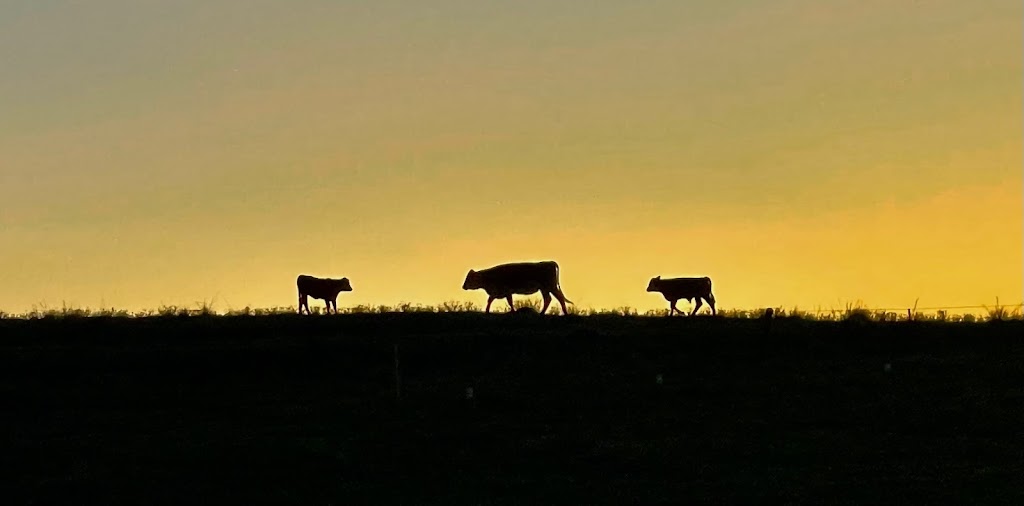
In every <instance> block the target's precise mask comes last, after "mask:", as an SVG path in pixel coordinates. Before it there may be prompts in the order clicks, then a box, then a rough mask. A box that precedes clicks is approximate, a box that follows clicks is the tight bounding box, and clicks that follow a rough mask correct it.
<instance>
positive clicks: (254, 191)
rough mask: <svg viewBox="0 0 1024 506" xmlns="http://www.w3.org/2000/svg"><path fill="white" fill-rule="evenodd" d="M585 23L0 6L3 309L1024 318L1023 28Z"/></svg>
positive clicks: (1016, 16)
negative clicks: (346, 289)
mask: <svg viewBox="0 0 1024 506" xmlns="http://www.w3.org/2000/svg"><path fill="white" fill-rule="evenodd" d="M725 4H728V5H725ZM242 7H244V8H242ZM580 8H581V7H580V4H579V3H578V2H570V1H568V0H554V1H545V2H542V1H540V0H524V2H520V3H515V4H514V5H513V4H512V3H509V4H508V5H505V4H493V5H492V4H487V5H484V4H482V3H477V2H468V1H464V0H443V1H440V2H431V5H429V6H427V5H422V4H421V3H417V2H412V1H411V0H381V1H378V2H324V1H322V0H297V1H295V2H290V3H288V5H287V6H284V5H283V4H282V5H277V4H275V3H274V2H255V3H252V2H249V3H245V4H244V5H243V4H242V3H241V2H232V1H224V2H213V3H210V2H201V1H199V0H182V1H181V2H176V3H175V4H173V5H166V4H160V3H153V2H140V3H137V4H131V5H126V4H123V3H118V2H110V1H100V2H94V3H90V5H88V6H83V5H76V4H63V5H60V6H51V7H49V8H46V7H43V6H39V5H37V4H34V3H33V4H31V5H29V4H27V3H26V4H25V5H17V6H15V5H3V6H0V48H2V49H0V73H2V77H3V78H2V79H0V110H3V111H4V112H3V116H2V117H0V153H2V154H0V287H2V288H0V309H3V310H6V311H24V310H27V309H28V308H30V307H32V306H33V305H39V304H46V305H48V306H50V307H56V306H60V305H61V304H62V303H68V304H71V305H75V306H85V307H93V308H98V307H100V306H108V307H109V306H114V307H119V308H128V309H140V308H152V307H156V306H159V305H161V304H169V305H191V304H194V303H195V302H196V301H202V300H207V301H209V300H211V299H214V298H215V299H216V300H217V302H218V307H219V308H220V309H226V308H227V307H228V306H231V307H235V308H240V307H244V306H247V305H248V306H252V307H268V306H286V305H294V304H295V303H296V301H295V294H294V279H295V276H296V275H298V274H300V273H307V274H314V275H322V276H333V277H340V276H348V277H349V278H351V279H352V283H353V286H354V288H355V291H354V292H353V293H351V294H346V295H343V298H342V300H341V304H342V305H346V304H347V305H353V304H395V303H398V302H400V301H411V302H421V303H424V304H434V303H437V302H440V301H444V300H450V299H458V300H474V301H478V302H479V301H482V300H483V298H484V296H483V294H482V293H476V292H463V291H462V290H461V289H460V288H461V283H462V279H463V277H464V276H465V272H466V271H467V270H468V269H470V268H482V267H488V266H491V265H494V264H496V263H500V262H505V261H518V260H531V259H554V260H557V261H558V262H559V263H560V265H561V266H562V284H563V287H564V289H565V292H566V294H567V295H568V296H569V298H570V299H572V300H574V301H575V302H576V303H577V304H578V305H580V306H583V307H587V306H591V307H614V306H621V305H629V306H633V307H638V308H641V309H646V308H661V307H664V305H665V303H664V301H663V300H661V299H660V298H659V297H658V296H657V295H653V294H648V293H646V292H645V291H644V288H645V287H646V284H647V280H648V279H649V278H650V277H652V276H655V275H658V274H661V275H664V276H676V275H708V276H711V277H712V279H713V280H714V285H715V293H716V297H717V298H718V299H719V301H720V303H721V305H722V306H724V307H763V306H783V307H792V306H800V307H803V308H814V307H818V306H823V307H843V305H844V304H845V303H847V302H853V301H858V300H860V301H864V302H865V303H866V304H868V305H869V306H873V307H906V306H908V305H912V304H913V302H914V300H915V299H920V305H922V306H934V305H973V304H990V303H993V302H994V301H995V298H996V297H999V298H1000V300H1001V301H1002V302H1004V303H1017V302H1020V301H1021V298H1022V279H1024V271H1022V262H1024V252H1022V228H1024V224H1022V213H1024V205H1022V188H1024V179H1022V167H1024V160H1022V139H1024V128H1022V119H1021V115H1022V105H1024V104H1022V89H1024V78H1022V74H1024V65H1022V57H1021V47H1022V42H1024V37H1022V33H1021V29H1020V23H1019V21H1020V19H1021V17H1022V15H1024V6H1022V5H1021V4H1020V2H1017V1H1011V0H983V1H978V2H960V1H953V0H932V1H926V2H881V1H867V2H865V1H854V0H840V1H836V2H828V3H827V5H826V4H822V3H821V2H816V1H812V0H786V1H781V2H771V3H763V2H753V1H742V2H730V3H725V2H660V1H658V2H650V3H644V4H642V5H641V4H636V3H634V2H626V1H623V0H600V1H595V2H592V3H589V4H588V7H587V10H586V11H580V10H579V9H580Z"/></svg>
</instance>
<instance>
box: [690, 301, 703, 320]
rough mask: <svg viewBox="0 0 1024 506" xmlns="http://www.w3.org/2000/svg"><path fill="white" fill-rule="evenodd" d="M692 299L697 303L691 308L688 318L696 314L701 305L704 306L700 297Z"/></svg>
mask: <svg viewBox="0 0 1024 506" xmlns="http://www.w3.org/2000/svg"><path fill="white" fill-rule="evenodd" d="M694 299H696V300H697V303H696V304H695V305H694V306H693V311H691V312H690V316H693V315H695V314H697V310H698V309H700V306H701V305H702V304H704V301H702V300H701V299H700V297H694Z"/></svg>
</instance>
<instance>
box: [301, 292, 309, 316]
mask: <svg viewBox="0 0 1024 506" xmlns="http://www.w3.org/2000/svg"><path fill="white" fill-rule="evenodd" d="M303 307H305V308H306V314H309V298H308V297H306V294H304V293H300V294H299V314H302V308H303Z"/></svg>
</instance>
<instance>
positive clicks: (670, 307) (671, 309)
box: [668, 299, 682, 316]
mask: <svg viewBox="0 0 1024 506" xmlns="http://www.w3.org/2000/svg"><path fill="white" fill-rule="evenodd" d="M676 302H679V300H678V299H677V300H673V301H669V303H668V315H669V316H672V315H674V314H676V311H679V308H677V307H676ZM679 312H680V313H682V311H679Z"/></svg>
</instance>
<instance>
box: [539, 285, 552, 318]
mask: <svg viewBox="0 0 1024 506" xmlns="http://www.w3.org/2000/svg"><path fill="white" fill-rule="evenodd" d="M540 296H541V297H544V307H543V308H541V310H540V314H544V313H546V312H547V311H548V306H550V305H551V294H550V293H548V292H545V291H544V290H541V291H540Z"/></svg>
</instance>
